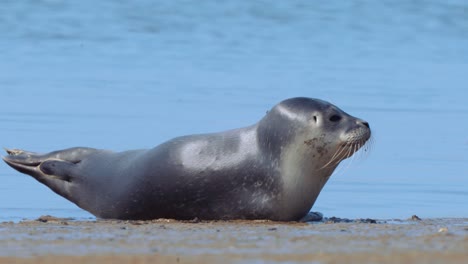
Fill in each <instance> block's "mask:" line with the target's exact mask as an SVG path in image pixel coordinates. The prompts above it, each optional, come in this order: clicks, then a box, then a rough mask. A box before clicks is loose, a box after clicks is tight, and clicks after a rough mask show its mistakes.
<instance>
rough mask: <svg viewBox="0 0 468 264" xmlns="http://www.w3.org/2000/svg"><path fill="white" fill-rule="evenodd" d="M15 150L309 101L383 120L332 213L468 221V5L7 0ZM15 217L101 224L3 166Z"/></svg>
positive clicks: (6, 74) (8, 143) (7, 116)
mask: <svg viewBox="0 0 468 264" xmlns="http://www.w3.org/2000/svg"><path fill="white" fill-rule="evenodd" d="M0 32H2V34H1V36H0V96H1V103H0V146H5V147H10V148H21V149H27V150H32V151H37V152H48V151H52V150H57V149H63V148H68V147H73V146H89V147H95V148H104V149H111V150H127V149H137V148H151V147H154V146H156V145H157V144H159V143H161V142H163V141H165V140H168V139H170V138H173V137H176V136H180V135H186V134H193V133H204V132H215V131H221V130H227V129H231V128H236V127H241V126H247V125H250V124H252V123H255V122H257V121H258V120H259V119H260V118H261V117H262V116H263V115H264V114H265V112H266V111H267V110H268V109H269V108H271V107H272V106H273V105H274V104H276V103H278V102H279V101H281V100H283V99H285V98H288V97H293V96H307V97H315V98H321V99H324V100H328V101H330V102H332V103H334V104H336V105H338V106H339V107H340V108H342V109H343V110H345V111H347V112H348V113H350V114H352V115H354V116H357V117H360V118H363V119H365V120H367V121H368V122H369V123H370V125H371V128H372V130H373V133H374V134H373V135H374V141H375V144H374V145H373V148H372V151H371V152H370V153H369V154H367V155H365V156H366V157H365V158H359V159H355V160H354V161H353V162H352V163H351V164H345V166H343V168H341V169H339V170H338V172H337V173H336V174H335V175H334V176H332V178H331V180H330V181H329V182H328V184H327V185H326V186H325V188H324V189H323V191H322V193H321V195H320V196H319V199H318V200H317V202H316V204H315V205H314V208H313V210H315V211H321V212H322V213H324V215H325V216H338V217H350V218H357V217H371V218H407V217H409V216H411V215H412V214H417V215H418V216H420V217H422V218H424V217H467V216H468V206H467V204H468V122H467V121H468V82H467V78H468V2H466V1H462V0H460V1H456V0H453V1H446V0H438V1H435V0H434V1H425V2H419V1H404V0H401V1H389V2H387V1H318V2H317V1H307V0H304V1H235V0H231V1H151V0H140V1H110V0H109V1H91V0H82V1H60V0H47V1H46V0H42V1H33V0H31V1H2V4H1V5H0ZM0 179H1V181H0V182H1V183H0V220H19V219H22V218H35V217H38V216H39V215H43V214H52V215H55V216H66V217H76V218H87V217H91V215H90V214H88V213H86V212H85V211H83V210H81V209H79V208H78V207H76V206H75V205H74V204H72V203H71V202H68V201H67V200H65V199H64V198H61V197H60V196H58V195H56V194H54V193H53V192H52V191H50V190H49V189H48V188H47V187H45V186H43V185H41V184H39V183H38V182H36V181H35V180H33V179H32V178H30V177H29V176H26V175H22V174H20V173H18V172H16V171H14V170H12V169H11V168H9V167H8V166H7V165H6V164H3V163H1V164H0Z"/></svg>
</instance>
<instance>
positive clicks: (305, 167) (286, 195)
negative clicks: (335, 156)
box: [280, 142, 336, 220]
mask: <svg viewBox="0 0 468 264" xmlns="http://www.w3.org/2000/svg"><path fill="white" fill-rule="evenodd" d="M289 146H290V147H287V148H285V149H284V151H283V152H282V153H281V162H280V163H281V178H282V180H283V192H282V204H283V206H282V207H283V213H285V215H288V216H289V217H291V220H298V219H300V218H302V217H303V216H305V215H306V214H307V213H308V212H309V211H310V209H311V208H312V206H313V205H314V203H315V200H316V199H317V197H318V195H319V194H320V191H321V190H322V188H323V186H324V185H325V183H326V182H327V181H328V179H329V178H330V175H331V174H332V173H333V170H334V169H335V167H336V166H334V167H326V168H322V167H321V165H322V164H321V163H320V164H318V163H319V162H318V161H320V159H319V158H317V157H315V158H314V157H313V155H314V151H315V150H314V149H310V147H309V146H308V145H307V144H304V143H303V142H296V143H295V144H290V145H289Z"/></svg>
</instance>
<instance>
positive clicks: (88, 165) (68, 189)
mask: <svg viewBox="0 0 468 264" xmlns="http://www.w3.org/2000/svg"><path fill="white" fill-rule="evenodd" d="M370 135H371V130H370V128H369V124H368V123H367V122H365V121H363V120H361V119H358V118H355V117H353V116H350V115H348V114H347V113H345V112H343V111H342V110H340V109H339V108H338V107H336V106H334V105H333V104H331V103H328V102H325V101H322V100H318V99H311V98H303V97H298V98H291V99H287V100H284V101H282V102H280V103H279V104H277V105H275V106H274V107H273V108H272V109H271V110H270V111H268V112H267V114H266V115H265V116H264V117H263V118H262V119H261V120H260V121H259V122H258V123H256V124H254V125H251V126H247V127H244V128H239V129H234V130H229V131H224V132H220V133H211V134H199V135H188V136H182V137H177V138H174V139H172V140H169V141H167V142H164V143H162V144H160V145H158V146H156V147H155V148H152V149H145V150H130V151H124V152H112V151H108V150H100V149H93V148H85V147H76V148H70V149H65V150H59V151H54V152H50V153H47V154H39V153H34V152H28V151H23V150H16V149H7V153H8V155H7V156H5V157H3V159H4V161H5V162H6V163H7V164H8V165H10V166H11V167H13V168H14V169H16V170H18V171H19V172H22V173H25V174H29V175H31V176H32V177H34V178H35V179H36V180H38V181H39V182H41V183H43V184H45V185H47V186H48V187H49V188H50V189H52V190H53V191H54V192H56V193H57V194H59V195H61V196H63V197H65V198H66V199H68V200H70V201H72V202H73V203H75V204H77V205H78V206H79V207H81V208H82V209H84V210H87V211H89V212H90V213H92V214H94V215H95V216H96V217H99V218H112V219H138V220H147V219H157V218H172V219H180V220H184V219H185V220H187V219H194V218H198V219H201V220H204V219H206V220H210V219H211V220H218V219H219V220H227V219H270V220H276V221H297V220H300V219H302V218H303V217H305V216H306V215H307V214H308V212H309V211H310V209H311V208H312V206H313V204H314V202H315V200H316V199H317V197H318V195H319V193H320V191H321V190H322V188H323V186H324V185H325V183H326V182H327V180H328V179H329V177H330V175H331V174H332V173H333V171H334V169H335V168H336V167H337V166H338V164H339V163H340V162H341V161H342V160H343V159H346V158H348V157H350V156H352V155H353V153H355V152H356V151H357V150H358V149H360V148H361V147H362V146H363V145H365V143H366V141H368V139H369V138H370Z"/></svg>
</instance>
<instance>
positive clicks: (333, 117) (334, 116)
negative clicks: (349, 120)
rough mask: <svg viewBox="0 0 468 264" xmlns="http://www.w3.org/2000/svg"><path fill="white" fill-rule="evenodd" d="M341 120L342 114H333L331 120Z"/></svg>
mask: <svg viewBox="0 0 468 264" xmlns="http://www.w3.org/2000/svg"><path fill="white" fill-rule="evenodd" d="M340 120H341V116H339V115H332V116H330V121H331V122H338V121H340Z"/></svg>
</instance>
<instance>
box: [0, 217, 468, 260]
mask: <svg viewBox="0 0 468 264" xmlns="http://www.w3.org/2000/svg"><path fill="white" fill-rule="evenodd" d="M467 259H468V218H437V219H423V220H398V219H394V220H377V221H376V223H371V222H363V221H352V222H346V221H336V219H335V222H333V221H328V222H327V221H322V222H317V223H299V222H293V223H289V222H288V223H282V222H272V221H176V220H168V219H159V220H153V221H120V220H96V221H73V220H70V219H64V218H54V217H50V218H47V217H41V218H38V220H32V221H30V220H27V221H21V222H19V223H13V222H3V223H0V263H11V262H15V263H38V262H39V263H47V262H52V261H54V262H55V261H67V262H71V263H93V262H99V263H111V262H116V261H118V262H127V263H129V262H130V263H150V262H155V261H156V262H158V263H174V262H180V263H219V262H230V263H231V262H236V263H237V262H239V263H242V262H258V263H263V262H269V263H270V262H284V261H288V262H292V263H301V262H310V261H318V262H319V263H334V262H346V263H363V262H378V263H394V262H411V263H417V262H419V263H443V262H444V263H447V262H449V263H464V262H465V261H466V260H467Z"/></svg>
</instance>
